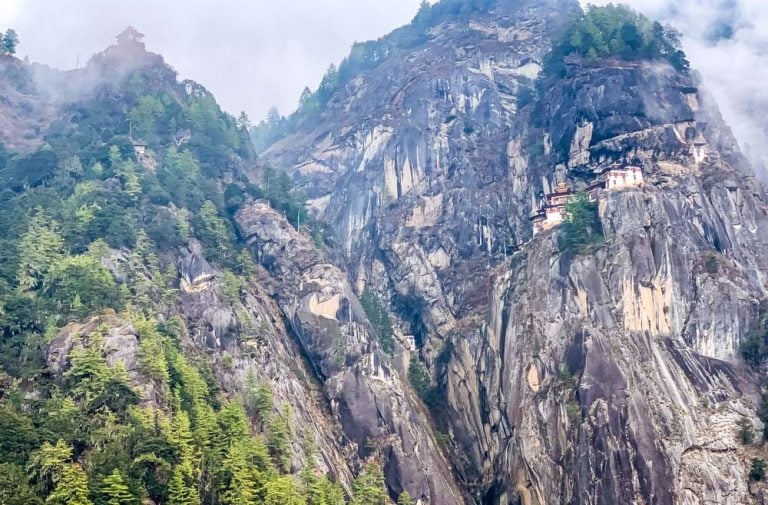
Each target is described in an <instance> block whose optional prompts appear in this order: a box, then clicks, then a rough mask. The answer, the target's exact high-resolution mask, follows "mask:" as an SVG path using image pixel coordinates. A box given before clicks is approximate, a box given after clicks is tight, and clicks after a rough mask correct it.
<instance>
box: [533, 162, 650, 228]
mask: <svg viewBox="0 0 768 505" xmlns="http://www.w3.org/2000/svg"><path fill="white" fill-rule="evenodd" d="M643 184H644V179H643V171H642V169H641V168H640V167H634V166H614V167H611V168H610V169H609V170H608V171H607V172H605V175H604V176H603V177H601V178H600V179H598V180H597V181H595V182H594V183H592V184H591V185H590V186H588V187H587V188H586V189H585V192H586V193H587V196H588V197H589V200H590V201H592V202H596V201H597V199H598V197H599V195H600V191H601V190H603V189H607V190H618V189H625V188H637V187H640V186H642V185H643ZM574 194H575V192H574V191H573V190H572V189H571V188H570V186H568V184H567V183H565V182H561V183H559V184H558V185H557V187H555V191H554V192H553V193H550V194H548V195H546V196H545V202H544V203H543V204H542V205H541V206H540V207H539V209H538V210H537V211H536V213H535V214H534V215H533V216H531V222H532V223H533V235H534V236H536V235H537V234H539V233H541V232H543V231H546V230H550V229H552V228H554V227H555V226H558V225H559V224H561V223H562V222H563V219H564V218H565V215H564V213H565V206H566V204H567V203H568V201H569V200H570V199H571V198H572V197H573V195H574Z"/></svg>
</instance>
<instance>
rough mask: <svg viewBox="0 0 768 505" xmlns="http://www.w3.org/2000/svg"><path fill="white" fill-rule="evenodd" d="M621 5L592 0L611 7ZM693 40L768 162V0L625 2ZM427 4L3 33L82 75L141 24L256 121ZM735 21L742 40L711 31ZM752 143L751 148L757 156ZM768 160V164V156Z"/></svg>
mask: <svg viewBox="0 0 768 505" xmlns="http://www.w3.org/2000/svg"><path fill="white" fill-rule="evenodd" d="M609 1H610V0H591V1H590V0H582V2H583V3H585V4H586V3H598V4H603V3H608V2H609ZM625 2H626V3H629V4H631V5H633V6H634V7H635V8H637V9H639V10H641V11H643V12H644V13H646V14H647V15H648V16H650V17H652V18H656V19H660V20H662V21H663V22H668V23H672V24H674V25H675V26H677V27H678V28H679V29H681V30H682V31H683V32H684V33H685V35H686V36H685V39H684V43H685V49H686V51H687V52H688V55H689V57H690V59H691V61H692V63H693V66H694V68H696V69H698V70H700V71H701V73H702V75H703V76H704V80H705V84H706V86H707V87H708V88H709V89H710V90H711V91H712V92H713V93H714V94H715V96H716V98H717V99H718V102H719V103H720V106H721V109H722V110H723V112H724V114H725V116H726V119H727V120H728V122H729V123H730V124H731V126H732V127H733V129H734V131H735V132H736V135H737V137H738V138H739V140H740V141H741V142H742V144H744V145H748V146H750V147H751V149H753V151H756V152H759V151H761V150H764V152H763V153H761V154H764V155H765V156H767V157H768V142H766V133H765V126H766V124H768V122H767V121H766V120H765V119H764V117H765V116H766V115H768V92H767V91H765V83H766V82H768V0H625ZM419 3H420V0H217V1H216V0H120V1H117V0H0V29H3V28H5V27H13V28H15V29H16V30H17V31H18V32H19V35H20V37H21V45H20V47H19V55H20V56H24V55H29V57H30V58H31V59H32V60H33V61H38V62H41V63H47V64H49V65H51V66H55V67H57V68H63V69H66V68H73V67H74V66H75V64H76V62H77V61H78V56H79V60H80V63H81V64H82V63H85V61H87V59H88V58H89V57H90V55H91V54H93V53H95V52H98V51H101V50H103V49H104V48H105V47H107V46H108V45H109V44H111V43H112V41H113V40H114V39H113V37H114V36H115V35H116V34H117V33H119V32H120V31H122V29H123V28H125V27H126V26H127V25H129V24H131V25H134V26H135V27H136V28H138V29H139V30H140V31H142V32H143V33H145V34H146V36H147V37H146V39H145V41H146V43H147V47H148V49H150V50H152V51H155V52H158V53H161V54H163V56H164V57H165V59H166V61H168V62H169V63H170V64H171V65H173V66H174V67H175V68H176V69H177V70H178V71H179V72H180V74H181V76H182V77H184V78H191V79H194V80H196V81H198V82H200V83H201V84H203V85H204V86H206V87H207V88H209V89H210V90H211V91H212V92H213V93H214V94H215V95H216V97H217V99H218V100H219V101H220V103H221V104H222V105H223V106H224V108H226V109H227V110H228V111H230V112H232V113H235V114H236V113H237V112H239V111H240V110H245V111H246V112H248V114H249V115H250V116H251V118H252V119H253V120H254V122H256V121H258V120H259V119H261V118H263V117H264V116H265V114H266V111H267V110H268V109H269V107H270V106H271V105H276V106H277V107H278V108H279V109H280V110H281V111H282V112H283V113H288V112H291V111H292V110H293V109H294V108H295V107H296V103H297V100H298V97H299V95H300V93H301V91H302V89H303V88H304V86H310V87H313V88H314V87H315V86H317V84H318V83H319V81H320V79H321V77H322V75H323V73H324V72H325V69H326V68H327V67H328V65H329V64H330V63H331V62H334V63H337V64H338V63H339V62H340V61H341V59H342V58H343V57H344V56H345V55H346V54H347V53H348V51H349V47H350V46H351V44H352V43H353V42H354V41H356V40H359V41H362V40H368V39H373V38H378V37H380V36H382V35H384V34H385V33H387V32H389V31H391V30H392V29H394V28H396V27H398V26H400V25H403V24H405V23H407V22H408V21H409V20H410V19H411V18H412V17H413V16H414V14H415V13H416V11H417V9H418V5H419ZM722 20H728V22H729V24H730V25H731V26H732V27H733V33H734V35H733V37H732V38H730V39H728V40H720V41H718V42H715V43H712V42H711V41H710V40H709V39H708V35H709V34H710V33H711V31H712V29H713V28H714V27H715V26H716V25H717V23H718V22H719V21H722ZM750 147H748V149H749V148H750ZM767 159H768V158H767Z"/></svg>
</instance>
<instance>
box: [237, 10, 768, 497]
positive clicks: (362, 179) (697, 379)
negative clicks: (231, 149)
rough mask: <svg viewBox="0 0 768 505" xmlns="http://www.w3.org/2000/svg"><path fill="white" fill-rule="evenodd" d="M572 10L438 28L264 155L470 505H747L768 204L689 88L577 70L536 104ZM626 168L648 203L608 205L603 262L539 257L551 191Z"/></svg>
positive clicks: (677, 81)
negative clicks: (322, 227) (287, 179)
mask: <svg viewBox="0 0 768 505" xmlns="http://www.w3.org/2000/svg"><path fill="white" fill-rule="evenodd" d="M553 7H560V9H559V10H557V9H553ZM569 7H571V6H570V5H569V4H568V3H567V2H564V3H559V4H557V5H555V3H553V2H499V3H498V5H496V6H495V7H492V8H491V10H490V11H489V13H488V14H487V15H477V16H475V18H474V20H473V21H471V22H469V23H468V25H467V27H468V31H464V29H465V28H467V27H464V26H462V27H458V26H454V25H452V24H450V23H448V24H442V25H439V26H438V27H436V28H434V29H433V30H432V32H431V38H432V40H431V41H430V42H429V43H428V44H427V45H425V46H423V47H419V48H417V49H413V50H410V51H406V52H404V53H403V54H398V55H396V57H393V58H391V59H390V60H388V61H387V62H385V63H384V64H383V65H382V66H381V67H379V68H377V69H375V70H373V71H370V72H369V73H367V74H365V75H362V76H360V77H359V78H358V79H356V80H354V81H352V82H351V83H350V84H349V85H347V86H346V88H345V89H344V90H343V91H341V92H340V93H338V94H337V95H336V96H335V97H334V99H333V100H332V101H331V105H330V107H329V109H328V111H327V112H326V113H325V122H324V123H323V126H322V127H318V128H314V129H307V130H301V131H299V132H298V133H297V134H295V135H294V136H292V137H288V138H286V139H284V140H282V141H281V142H279V143H278V144H276V145H274V146H273V147H272V148H271V149H269V150H268V151H267V152H266V154H265V156H266V157H267V158H268V159H270V160H271V161H272V162H273V163H275V164H278V165H283V166H290V167H292V173H293V177H294V180H295V181H297V182H298V183H300V184H302V185H304V187H305V188H306V190H307V192H308V194H309V195H310V196H312V197H313V198H314V200H313V207H314V210H315V213H316V215H317V216H318V217H319V218H320V219H322V220H324V221H326V222H328V223H330V224H331V225H332V226H333V228H334V229H335V232H336V235H337V237H336V238H337V239H338V241H339V243H340V244H343V250H344V252H345V254H344V261H345V262H346V266H347V274H348V276H349V278H350V279H351V282H352V284H353V286H354V287H355V288H356V289H357V290H360V289H361V288H362V285H363V284H366V285H368V286H369V287H372V288H373V289H375V290H377V291H378V292H379V293H380V295H381V296H382V297H383V298H384V299H386V300H388V301H389V303H390V308H391V310H392V312H393V314H394V315H395V316H396V317H397V321H398V323H397V325H396V326H397V333H398V336H399V337H401V339H402V341H403V342H405V336H406V335H415V336H416V340H417V343H418V346H419V353H418V356H414V357H413V359H422V360H423V361H424V362H425V364H426V365H427V366H428V367H429V370H430V373H431V375H432V377H433V380H434V383H435V384H436V385H437V386H438V387H439V388H440V391H441V392H442V398H443V406H442V410H439V411H438V415H437V419H436V420H437V421H438V422H439V423H440V424H441V425H442V426H446V427H447V429H448V431H449V433H450V436H451V440H452V442H453V451H452V457H451V459H452V461H453V463H454V464H455V467H456V470H457V471H458V474H459V482H460V485H461V486H462V487H463V488H464V489H465V490H466V491H467V493H468V495H469V497H468V498H467V499H468V501H469V502H472V501H474V502H476V503H491V504H500V503H503V504H506V503H524V504H545V503H604V504H608V503H649V504H650V503H658V504H664V503H677V504H698V503H731V504H737V503H752V502H755V500H757V498H755V497H754V496H753V495H752V494H750V490H749V488H748V478H747V476H746V472H747V470H748V457H749V456H750V450H749V449H747V448H745V447H744V446H742V445H741V444H740V442H738V441H737V433H738V427H737V423H738V421H739V420H740V419H742V418H743V417H746V418H747V419H749V420H751V422H753V423H754V424H755V427H756V428H757V427H759V426H758V425H759V421H758V420H757V418H756V417H755V409H756V407H757V402H758V395H757V391H756V390H755V388H754V387H753V386H752V385H751V383H752V380H751V378H750V377H749V374H748V373H747V371H746V370H745V368H744V366H743V364H741V361H740V358H739V355H738V348H739V345H740V342H741V341H742V339H743V338H744V336H745V334H746V333H747V332H748V331H749V330H750V328H751V327H752V326H753V325H754V324H755V322H756V320H757V318H758V315H759V305H760V303H761V301H762V300H764V299H765V296H766V292H767V290H768V282H767V279H768V277H766V275H767V274H768V261H767V260H766V258H765V256H764V255H762V254H761V252H762V251H764V250H765V247H766V246H767V245H768V207H767V206H766V202H768V195H767V194H766V189H765V187H764V186H761V185H760V184H759V183H757V182H755V180H754V179H753V178H752V177H751V176H750V175H749V173H748V172H747V171H746V168H745V167H746V166H747V164H746V163H744V161H743V159H742V158H741V156H740V154H739V151H738V147H737V145H736V143H735V141H734V140H733V138H732V136H731V135H730V133H729V131H728V129H727V127H726V126H725V125H724V124H723V122H722V120H721V118H720V116H719V113H718V112H717V108H716V105H715V104H713V103H712V102H711V100H710V99H709V98H708V96H707V95H706V93H705V92H702V91H700V90H699V83H698V82H697V81H696V78H695V76H694V75H688V74H681V73H678V72H676V71H675V70H673V69H672V68H671V67H669V66H667V65H665V64H660V63H654V62H646V63H637V64H628V63H624V62H620V61H604V62H602V63H600V64H584V63H579V62H574V64H573V65H571V66H570V67H569V69H568V71H567V74H566V75H565V76H564V77H558V78H550V79H548V80H545V81H543V82H541V83H540V85H539V86H540V87H539V93H538V94H536V93H533V92H532V91H531V89H532V88H531V86H532V79H535V78H536V77H537V75H538V72H539V70H540V68H541V64H542V61H543V60H542V58H543V56H544V54H545V53H546V51H547V48H548V44H549V41H550V37H551V33H552V32H551V30H553V29H554V27H556V26H557V24H558V23H559V22H560V21H561V20H562V18H563V17H564V16H567V12H568V8H569ZM459 28H461V29H459ZM615 164H632V165H635V166H639V167H641V168H642V170H643V173H644V177H645V184H644V186H643V187H640V188H632V189H622V190H615V191H607V190H605V191H602V192H601V193H600V194H599V196H598V207H599V215H600V221H601V225H602V228H603V232H604V235H605V241H604V242H603V243H602V244H601V245H599V246H596V247H595V248H594V249H593V250H591V251H589V252H588V253H587V254H583V255H578V256H574V255H573V254H570V253H561V252H560V251H559V250H558V246H557V234H558V232H557V231H554V232H546V233H543V234H540V235H537V236H536V237H535V238H533V239H532V233H531V226H530V223H529V221H528V216H529V215H530V213H531V210H532V209H533V207H534V205H535V204H536V201H537V199H538V198H539V195H540V194H541V193H548V192H550V191H551V189H552V188H553V187H554V184H555V183H557V182H567V183H568V184H569V185H570V186H571V187H573V188H576V189H579V188H585V187H586V186H587V185H589V184H590V183H592V182H594V181H595V180H596V179H597V178H598V177H599V176H600V174H602V173H603V172H604V171H605V170H606V169H607V168H608V167H610V166H612V165H615ZM246 229H248V228H247V227H246V228H244V230H246ZM248 234H249V236H253V237H254V238H253V239H252V240H254V243H256V244H259V243H262V242H263V241H264V240H268V238H261V239H256V238H255V237H262V236H263V237H269V233H267V232H266V231H264V230H262V231H258V230H256V229H255V228H254V229H252V231H250V232H248ZM257 249H258V247H257ZM273 256H275V257H276V255H273ZM266 257H267V258H269V257H270V255H269V254H267V256H266ZM262 261H264V260H262ZM286 261H289V260H268V261H267V262H268V263H269V262H274V263H275V266H274V267H273V268H277V269H280V268H286V267H285V266H284V265H285V264H286V263H285V262H286ZM305 269H306V267H302V268H301V269H298V271H303V270H305ZM289 270H291V271H294V270H297V268H295V267H291V268H290V269H289ZM273 271H274V272H275V275H278V277H286V278H291V277H288V275H287V272H283V273H281V272H279V270H273ZM292 284H293V285H295V284H296V281H295V280H294V281H292ZM299 284H300V283H299ZM300 285H301V284H300ZM294 289H295V287H294ZM345 289H347V288H345ZM336 290H337V291H340V290H341V288H337V289H336ZM296 296H297V295H293V297H294V299H295V297H296ZM305 296H306V295H305ZM343 298H346V299H349V298H350V295H348V294H344V295H343ZM323 299H325V298H323ZM309 303H310V302H309V301H307V302H305V304H309ZM282 306H283V309H284V311H285V310H286V308H288V309H289V310H288V313H291V314H293V313H294V312H300V309H299V306H300V303H299V302H298V301H295V300H294V301H292V302H290V304H289V305H287V306H286V305H285V303H282ZM337 310H338V308H337V307H336V302H334V311H333V314H337ZM310 313H311V311H310ZM296 326H297V325H296V324H294V327H296ZM317 345H318V344H316V343H313V342H312V341H311V340H310V342H309V344H307V343H305V347H308V349H309V351H308V352H309V354H310V357H312V356H313V355H315V356H314V358H312V359H313V361H314V362H315V363H317V364H318V366H320V367H321V372H320V373H321V374H322V376H324V377H329V373H330V374H333V373H338V372H337V370H336V369H334V368H331V369H329V370H327V371H323V366H324V365H323V363H324V362H326V361H328V360H329V357H328V356H326V354H324V353H326V352H327V350H325V351H324V350H323V349H324V347H320V348H316V347H314V346H317ZM353 347H354V346H353ZM313 349H314V350H313ZM316 353H317V354H316ZM438 355H440V359H438ZM325 366H327V365H325ZM344 394H345V393H343V392H342V393H334V395H336V396H338V395H341V396H342V397H343V396H344ZM389 477H390V479H392V478H395V479H396V478H397V476H393V475H390V476H389ZM392 482H393V481H391V480H390V485H391V486H393V487H397V486H398V484H394V485H393V484H392ZM437 503H454V501H448V500H446V499H445V498H443V499H442V500H438V502H437Z"/></svg>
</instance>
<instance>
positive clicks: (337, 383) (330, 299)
mask: <svg viewBox="0 0 768 505" xmlns="http://www.w3.org/2000/svg"><path fill="white" fill-rule="evenodd" d="M237 222H238V226H239V227H240V231H241V234H242V235H243V237H245V239H246V240H247V241H248V244H249V245H250V247H251V249H252V251H253V253H254V256H255V257H256V258H257V260H258V261H259V262H260V263H261V264H262V265H263V266H264V267H265V268H266V270H267V271H268V272H269V274H270V275H271V276H272V279H274V281H273V282H275V284H276V286H277V291H276V293H275V294H276V300H277V303H278V305H279V306H280V308H281V309H282V312H283V314H284V316H285V319H286V320H287V321H289V322H290V326H291V328H292V329H293V333H294V335H296V337H297V338H298V340H299V342H301V345H302V347H303V349H304V351H305V352H306V354H307V357H308V358H309V360H310V363H311V364H312V366H313V367H314V370H315V372H316V374H317V376H318V378H320V380H321V381H322V382H323V385H324V391H325V393H326V396H327V398H328V399H329V400H330V403H331V412H332V413H333V416H334V418H335V419H337V420H339V421H340V422H341V425H342V427H343V430H344V434H345V442H344V443H343V445H344V446H348V447H349V448H350V450H353V451H355V452H356V454H357V456H358V457H360V458H365V457H368V456H370V455H372V454H377V455H379V456H380V457H382V458H383V459H384V460H385V465H384V472H385V475H386V476H387V479H388V483H389V487H390V491H391V494H392V495H393V496H397V495H399V494H400V493H401V492H402V491H403V490H407V491H408V492H409V493H410V494H411V495H412V496H418V497H422V499H423V501H424V503H461V502H462V499H461V493H460V491H459V490H458V489H457V488H456V485H455V484H454V483H453V478H452V475H451V471H450V467H449V465H448V464H447V462H446V460H445V459H444V457H443V455H442V453H441V452H440V449H439V448H438V446H437V443H436V441H435V438H434V436H433V435H432V432H431V429H430V426H429V423H428V420H427V418H426V416H425V415H424V413H423V411H422V409H421V408H420V406H419V405H418V402H417V401H416V400H415V399H414V397H413V394H412V393H411V392H410V390H409V388H408V387H407V386H406V385H404V384H403V379H402V377H401V376H400V375H399V374H398V372H397V371H396V370H395V369H394V368H393V366H392V364H391V363H390V361H389V359H388V357H387V356H386V355H385V354H384V353H383V352H382V351H381V350H380V349H379V348H378V344H377V342H376V340H375V339H374V338H372V331H371V326H370V323H369V322H368V321H367V319H366V316H365V313H364V312H363V309H362V307H361V305H360V302H359V301H358V300H357V298H356V296H355V294H354V292H353V291H352V288H351V287H350V285H349V282H348V281H347V279H346V276H345V274H344V273H343V272H342V271H341V270H339V269H338V268H337V267H335V266H333V265H332V264H330V263H329V262H328V261H327V259H326V258H324V257H323V256H322V255H321V254H320V253H318V251H317V250H316V249H315V246H314V244H313V243H312V241H311V239H310V238H309V237H307V236H305V235H301V234H299V233H297V232H296V231H295V230H294V228H293V227H292V226H291V225H290V224H289V223H288V221H287V220H285V218H283V217H282V216H280V215H279V214H278V213H277V212H275V211H274V210H272V209H270V208H269V206H267V205H266V204H260V203H256V204H252V205H250V206H247V207H245V208H244V209H242V210H241V211H240V212H239V213H238V215H237Z"/></svg>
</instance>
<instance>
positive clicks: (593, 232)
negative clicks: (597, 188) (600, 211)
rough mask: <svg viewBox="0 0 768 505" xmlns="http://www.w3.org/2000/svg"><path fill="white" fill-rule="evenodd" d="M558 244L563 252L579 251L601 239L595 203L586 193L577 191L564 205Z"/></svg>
mask: <svg viewBox="0 0 768 505" xmlns="http://www.w3.org/2000/svg"><path fill="white" fill-rule="evenodd" d="M564 214H565V215H564V218H563V224H562V226H561V230H560V236H559V240H558V244H559V246H560V250H561V251H563V252H567V251H574V252H576V253H581V252H583V251H584V250H585V248H586V247H587V246H589V245H590V244H597V243H599V242H601V241H602V239H603V236H602V232H601V230H600V220H599V218H598V215H597V205H596V204H595V203H593V202H591V201H589V197H588V196H587V194H586V193H583V192H582V193H578V194H577V195H576V196H575V197H574V198H572V199H571V200H570V201H569V202H568V203H567V204H566V205H565V213H564Z"/></svg>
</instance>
